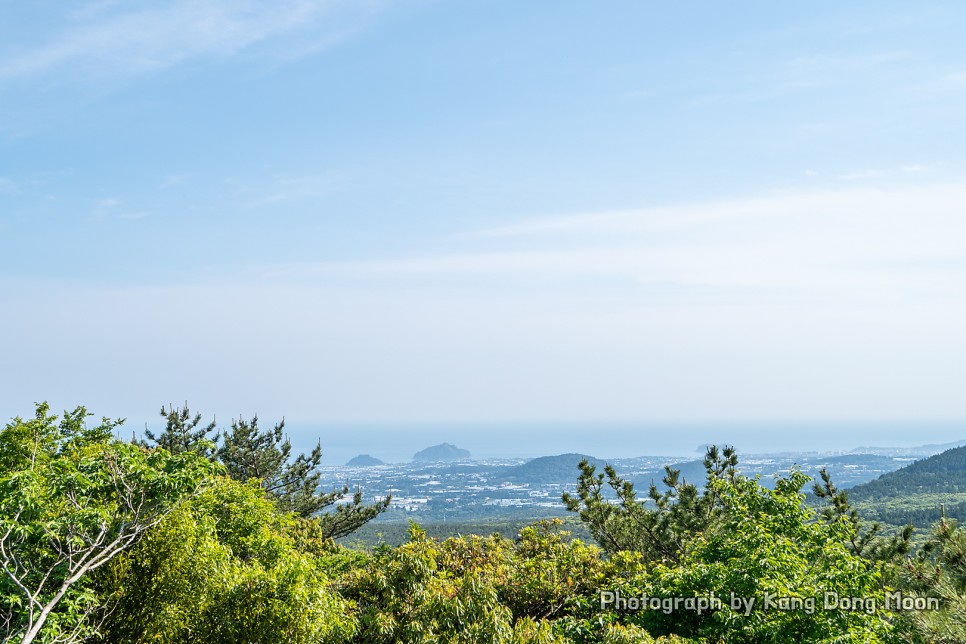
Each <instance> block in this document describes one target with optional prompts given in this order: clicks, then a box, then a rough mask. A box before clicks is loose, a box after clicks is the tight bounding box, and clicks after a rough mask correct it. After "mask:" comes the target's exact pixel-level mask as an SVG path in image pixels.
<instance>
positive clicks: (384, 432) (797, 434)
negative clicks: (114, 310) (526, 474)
mask: <svg viewBox="0 0 966 644" xmlns="http://www.w3.org/2000/svg"><path fill="white" fill-rule="evenodd" d="M286 429H287V431H288V432H289V437H290V439H291V441H292V447H293V451H296V453H297V452H300V451H310V450H311V449H312V448H313V447H314V446H315V445H316V443H317V442H318V443H320V444H321V445H322V463H323V464H324V465H341V464H344V463H345V462H346V461H348V460H349V459H350V458H352V457H354V456H357V455H359V454H369V455H371V456H374V457H376V458H378V459H381V460H382V461H384V462H386V463H404V462H409V461H411V460H412V458H413V455H414V454H415V453H416V452H418V451H419V450H422V449H424V448H426V447H429V446H432V445H438V444H440V443H451V444H453V445H456V446H457V447H460V448H463V449H466V450H469V452H470V454H471V456H472V458H474V459H511V458H534V457H537V456H549V455H555V454H566V453H580V454H587V455H590V456H595V457H598V458H603V459H607V458H612V459H617V458H634V457H638V456H675V457H691V458H693V457H695V456H698V455H701V454H703V453H704V450H705V447H706V446H707V445H710V444H717V445H721V446H724V445H731V446H733V447H735V448H736V449H737V450H738V453H739V455H740V454H741V453H745V454H780V453H809V452H818V453H829V452H848V451H852V450H856V449H858V448H863V447H877V448H887V447H901V448H908V447H916V446H921V445H941V444H945V443H953V442H957V441H963V440H964V439H966V421H963V420H949V421H946V420H943V421H937V420H927V421H874V420H869V421H762V420H755V421H700V422H681V421H641V422H618V423H614V422H600V423H594V422H540V423H536V422H519V423H513V422H499V423H467V422H451V423H446V422H424V423H416V422H412V423H360V422H346V423H337V422H325V423H312V422H286Z"/></svg>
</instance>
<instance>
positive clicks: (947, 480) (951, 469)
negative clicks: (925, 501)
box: [849, 447, 966, 501]
mask: <svg viewBox="0 0 966 644" xmlns="http://www.w3.org/2000/svg"><path fill="white" fill-rule="evenodd" d="M946 492H966V447H954V448H953V449H949V450H946V451H945V452H943V453H941V454H936V455H935V456H930V457H929V458H924V459H922V460H921V461H916V462H915V463H912V464H910V465H907V466H905V467H903V468H900V469H898V470H896V471H894V472H889V473H888V474H883V475H882V476H880V477H879V478H877V479H875V480H874V481H869V482H868V483H863V484H862V485H856V486H855V487H853V488H852V489H850V490H849V498H850V499H852V500H855V501H860V500H866V499H873V498H882V497H889V496H901V495H909V494H921V493H946Z"/></svg>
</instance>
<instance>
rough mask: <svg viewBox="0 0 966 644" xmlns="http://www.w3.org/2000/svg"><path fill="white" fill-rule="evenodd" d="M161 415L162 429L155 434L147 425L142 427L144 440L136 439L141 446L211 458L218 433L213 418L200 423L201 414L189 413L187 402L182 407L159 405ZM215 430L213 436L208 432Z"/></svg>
mask: <svg viewBox="0 0 966 644" xmlns="http://www.w3.org/2000/svg"><path fill="white" fill-rule="evenodd" d="M161 417H162V418H164V421H165V426H164V430H163V431H162V432H161V433H160V434H158V435H155V434H154V433H153V432H152V431H151V430H150V429H148V428H147V427H145V428H144V435H145V437H146V438H147V440H146V441H137V442H138V444H140V445H142V446H143V447H161V448H163V449H166V450H168V451H169V452H171V453H172V454H180V453H181V452H187V451H193V452H197V453H198V454H201V455H202V456H204V457H206V458H213V457H214V454H215V443H217V442H218V438H219V437H220V434H219V433H217V432H215V427H216V426H217V424H216V422H215V419H214V418H212V419H211V422H210V423H208V424H207V425H201V414H195V415H194V416H192V415H191V411H190V410H189V409H188V403H185V405H184V407H174V406H170V405H169V406H168V408H167V409H165V408H164V407H161ZM212 432H215V435H214V436H211V437H209V434H211V433H212Z"/></svg>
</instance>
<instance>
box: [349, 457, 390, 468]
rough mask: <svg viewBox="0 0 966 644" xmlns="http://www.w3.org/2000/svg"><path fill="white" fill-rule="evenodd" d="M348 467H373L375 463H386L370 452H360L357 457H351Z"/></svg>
mask: <svg viewBox="0 0 966 644" xmlns="http://www.w3.org/2000/svg"><path fill="white" fill-rule="evenodd" d="M345 465H346V467H372V466H373V465H385V463H383V462H382V461H380V460H379V459H378V458H376V457H375V456H369V455H368V454H359V455H358V456H356V457H355V458H351V459H349V462H348V463H346V464H345Z"/></svg>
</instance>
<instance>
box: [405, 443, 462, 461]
mask: <svg viewBox="0 0 966 644" xmlns="http://www.w3.org/2000/svg"><path fill="white" fill-rule="evenodd" d="M468 458H470V452H469V450H465V449H460V448H459V447H457V446H456V445H452V444H450V443H440V444H439V445H433V446H432V447H427V448H426V449H424V450H421V451H419V452H416V453H415V454H414V455H413V460H414V461H416V462H419V463H445V462H450V461H463V460H466V459H468Z"/></svg>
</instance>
